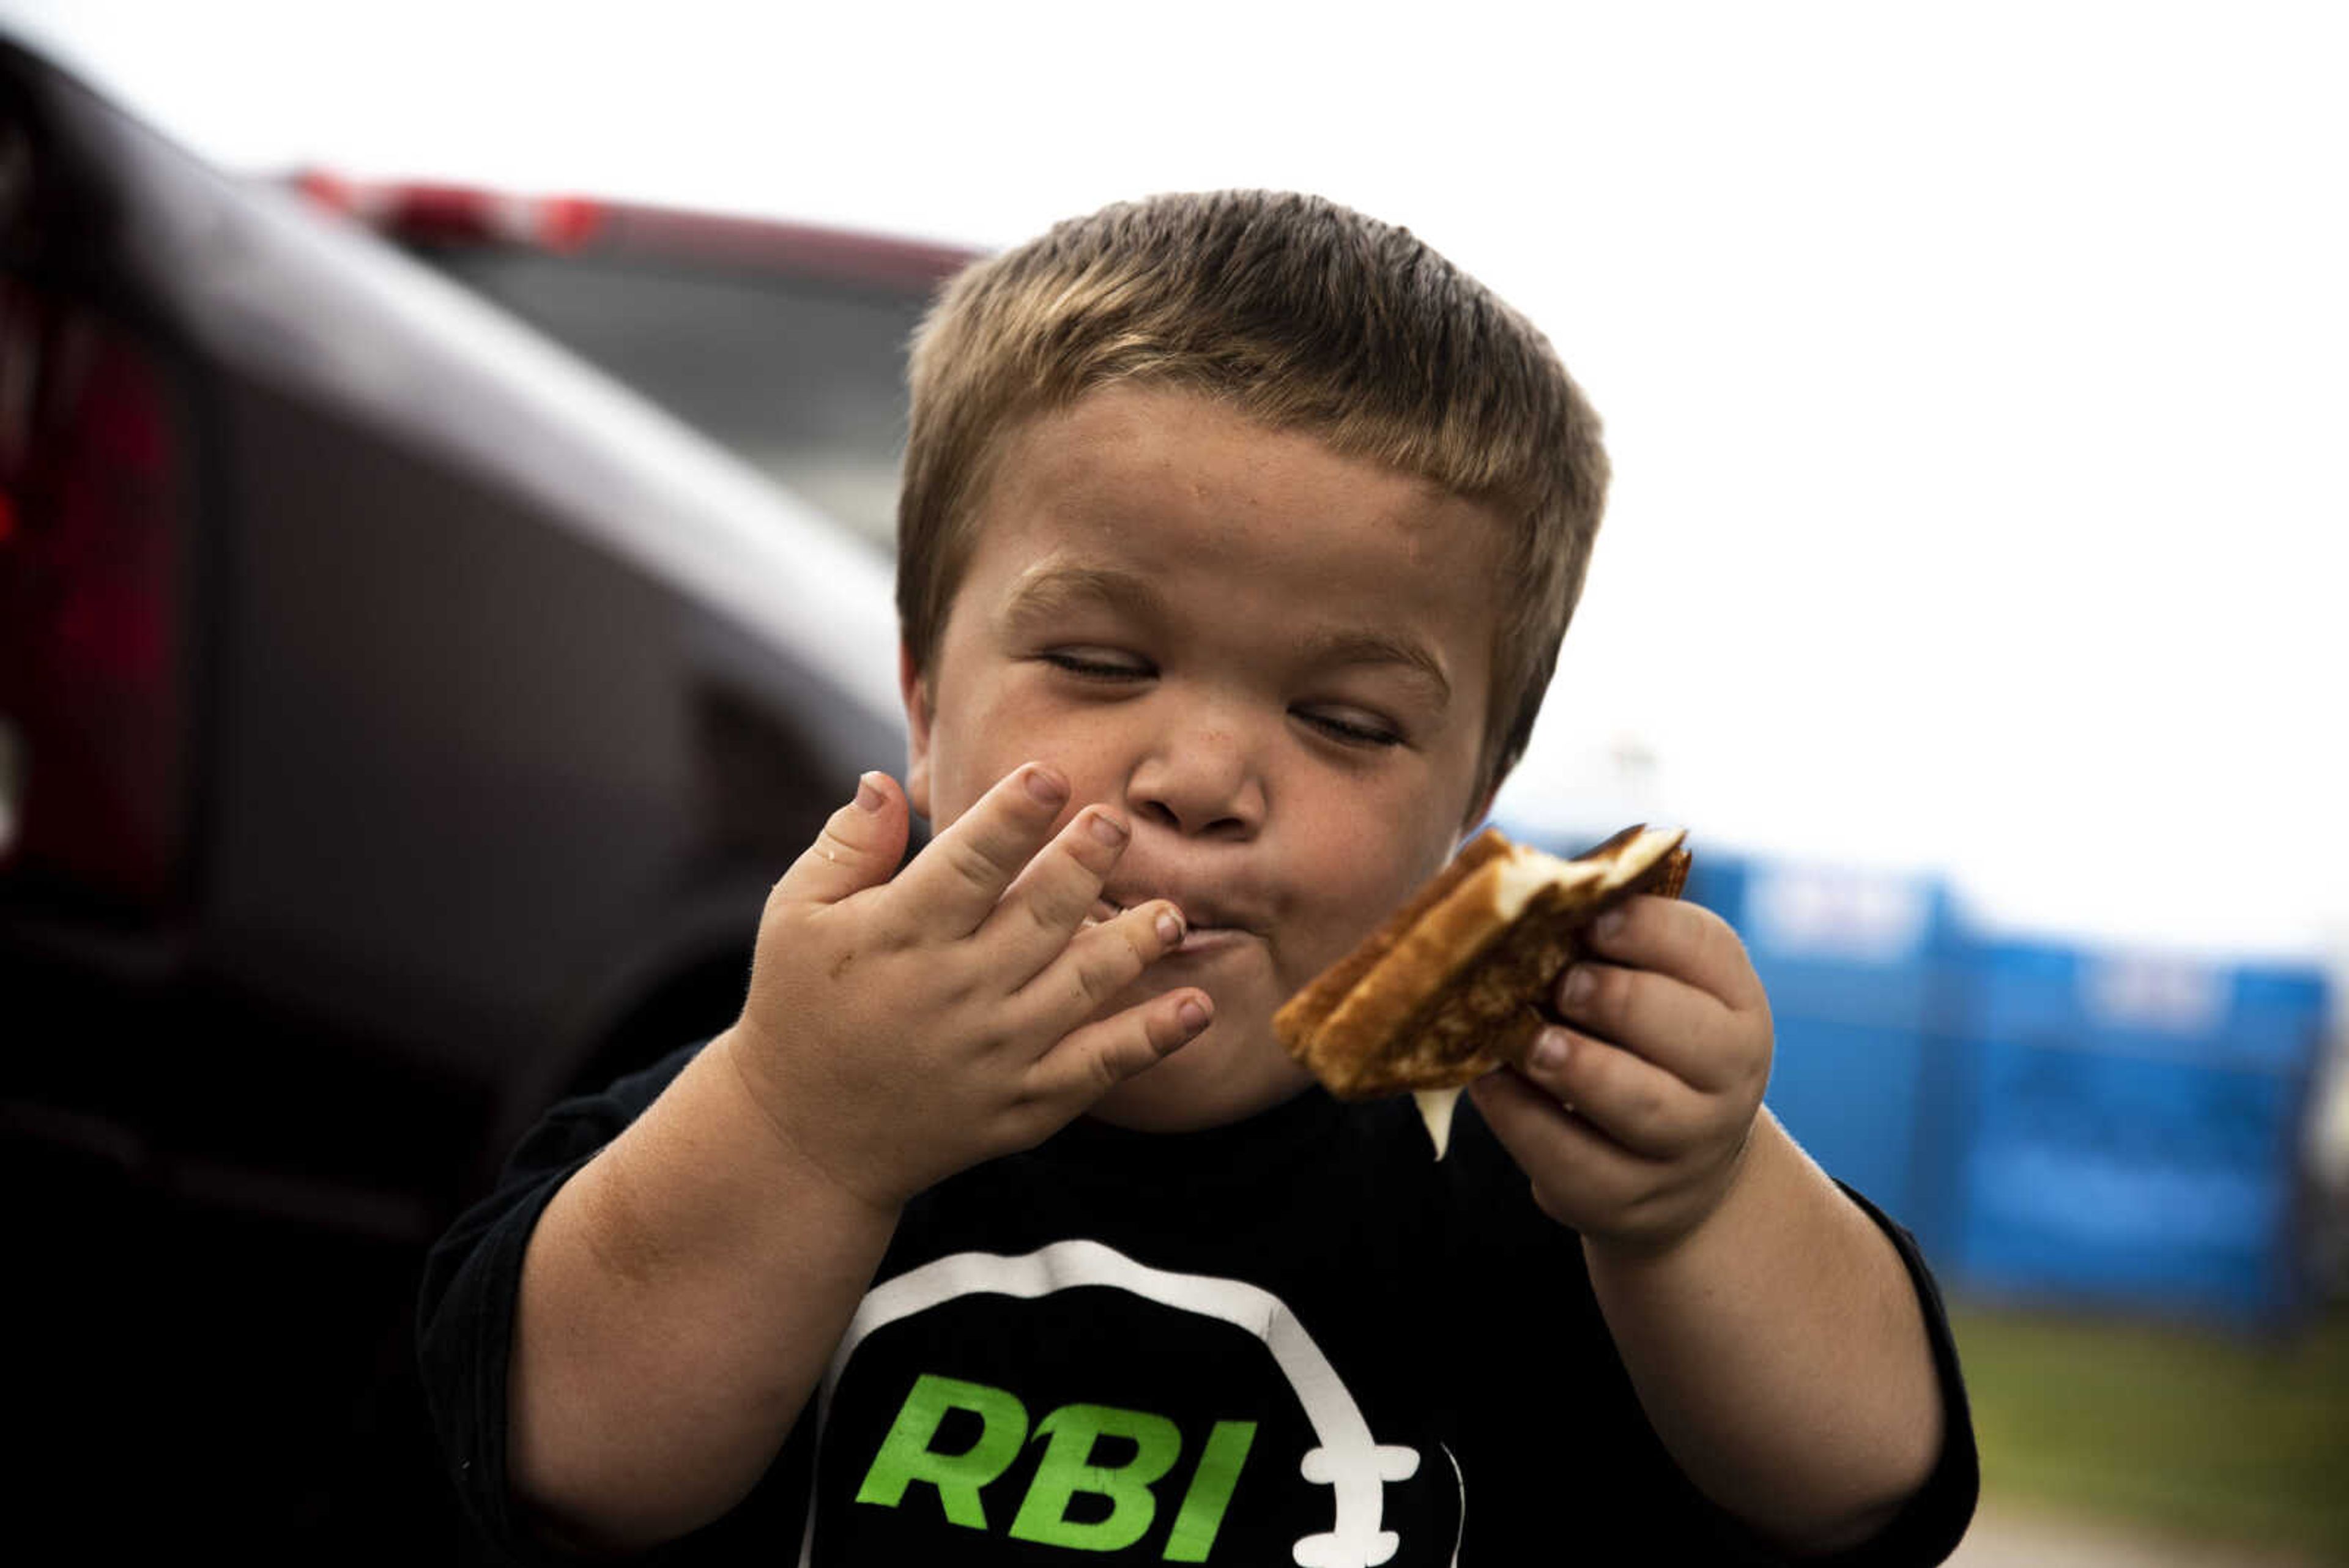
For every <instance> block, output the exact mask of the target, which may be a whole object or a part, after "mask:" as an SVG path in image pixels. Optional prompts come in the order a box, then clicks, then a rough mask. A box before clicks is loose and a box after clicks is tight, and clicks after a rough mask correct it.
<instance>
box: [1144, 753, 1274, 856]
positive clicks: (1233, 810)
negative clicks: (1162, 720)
mask: <svg viewBox="0 0 2349 1568" xmlns="http://www.w3.org/2000/svg"><path fill="white" fill-rule="evenodd" d="M1127 805H1128V806H1129V807H1130V808H1131V809H1132V811H1133V815H1136V816H1138V817H1140V818H1142V819H1143V821H1145V822H1154V823H1156V824H1158V825H1159V826H1161V827H1170V828H1173V829H1174V831H1175V832H1177V833H1181V834H1184V835H1185V836H1193V835H1205V836H1210V837H1218V838H1250V837H1253V836H1255V835H1256V833H1257V829H1259V828H1260V827H1262V826H1264V784H1263V781H1262V780H1261V779H1260V778H1259V777H1258V776H1257V770H1256V769H1255V768H1253V767H1251V766H1250V765H1249V763H1248V761H1247V751H1246V748H1245V747H1243V746H1242V745H1241V744H1240V743H1239V741H1238V738H1237V736H1235V735H1234V734H1232V733H1231V732H1229V731H1226V730H1216V729H1203V730H1196V731H1193V732H1191V733H1189V734H1188V735H1185V736H1183V737H1181V738H1179V739H1170V740H1169V741H1167V742H1165V743H1164V744H1163V745H1161V746H1159V747H1157V748H1156V749H1155V750H1154V751H1153V752H1152V753H1151V754H1150V755H1149V756H1148V757H1147V758H1145V759H1144V760H1143V763H1141V765H1140V766H1138V767H1136V768H1135V769H1134V771H1133V777H1132V779H1131V780H1130V781H1129V783H1128V785H1127Z"/></svg>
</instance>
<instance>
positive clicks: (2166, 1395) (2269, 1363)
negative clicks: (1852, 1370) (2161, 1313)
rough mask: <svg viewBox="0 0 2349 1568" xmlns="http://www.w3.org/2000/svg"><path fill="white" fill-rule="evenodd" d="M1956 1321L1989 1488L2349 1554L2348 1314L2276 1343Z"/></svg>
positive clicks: (1996, 1497)
mask: <svg viewBox="0 0 2349 1568" xmlns="http://www.w3.org/2000/svg"><path fill="white" fill-rule="evenodd" d="M1951 1318H1952V1322H1953V1324H1954V1327H1955V1329H1956V1333H1957V1336H1958V1349H1959V1355H1960V1356H1961V1359H1962V1361H1963V1363H1964V1366H1965V1372H1966V1387H1967V1391H1968V1394H1969V1395H1970V1397H1971V1400H1972V1403H1973V1413H1974V1432H1975V1436H1976V1438H1977V1440H1978V1441H1979V1442H1980V1444H1981V1447H1982V1491H1983V1495H1984V1496H1985V1497H1986V1498H1988V1499H1991V1500H1993V1501H2004V1502H2012V1503H2015V1504H2019V1505H2023V1506H2037V1507H2043V1508H2045V1509H2049V1510H2054V1511H2063V1512H2066V1513H2071V1514H2076V1515H2085V1516H2088V1517H2091V1518H2094V1517H2102V1518H2106V1519H2111V1520H2115V1521H2125V1522H2127V1523H2130V1524H2133V1525H2137V1526H2140V1527H2143V1528H2146V1529H2150V1530H2158V1531H2162V1532H2168V1533H2172V1534H2177V1535H2181V1536H2192V1537H2199V1538H2201V1539H2204V1540H2209V1541H2222V1542H2236V1543H2240V1544H2242V1545H2244V1546H2259V1547H2262V1548H2274V1549H2288V1550H2292V1551H2297V1552H2303V1553H2308V1554H2312V1555H2313V1556H2314V1557H2316V1558H2317V1559H2318V1560H2319V1561H2323V1562H2341V1563H2349V1311H2338V1310H2337V1311H2335V1312H2334V1313H2333V1314H2332V1315H2331V1316H2329V1317H2328V1318H2326V1319H2324V1320H2323V1321H2321V1322H2319V1323H2317V1324H2313V1325H2312V1326H2310V1327H2309V1328H2307V1329H2306V1330H2304V1331H2302V1332H2301V1333H2298V1334H2294V1335H2293V1336H2292V1337H2291V1338H2290V1339H2288V1340H2285V1341H2282V1342H2279V1343H2267V1342H2262V1341H2256V1340H2251V1339H2247V1338H2241V1337H2230V1336H2228V1335H2227V1334H2223V1333H2220V1332H2217V1331H2209V1330H2200V1331H2198V1330H2195V1329H2191V1328H2185V1327H2178V1326H2173V1325H2166V1324H2147V1323H2139V1322H2127V1321H2116V1320H2111V1319H2102V1318H2086V1317H2064V1316H2060V1315H2055V1314H2044V1313H2022V1312H2013V1311H2005V1310H1997V1309H1991V1308H1985V1307H1979V1306H1975V1307H1963V1306H1961V1307H1958V1308H1955V1309H1954V1310H1953V1311H1952V1313H1951Z"/></svg>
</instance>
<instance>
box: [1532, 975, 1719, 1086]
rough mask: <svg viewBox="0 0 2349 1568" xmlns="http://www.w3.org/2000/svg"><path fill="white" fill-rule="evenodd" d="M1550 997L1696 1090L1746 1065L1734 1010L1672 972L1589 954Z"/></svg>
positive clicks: (1572, 1017)
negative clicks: (1593, 957) (1598, 960)
mask: <svg viewBox="0 0 2349 1568" xmlns="http://www.w3.org/2000/svg"><path fill="white" fill-rule="evenodd" d="M1550 1001H1551V1005H1552V1006H1554V1007H1555V1008H1556V1009H1557V1014H1558V1016H1559V1017H1560V1018H1563V1019H1565V1020H1566V1021H1567V1022H1568V1023H1571V1024H1576V1025H1578V1026H1580V1027H1581V1028H1582V1029H1584V1030H1586V1031H1588V1033H1593V1034H1597V1035H1599V1036H1601V1037H1603V1038H1605V1039H1607V1040H1609V1041H1612V1042H1613V1043H1615V1044H1618V1045H1620V1046H1622V1047H1624V1048H1625V1049H1626V1050H1630V1051H1636V1052H1638V1053H1639V1054H1640V1055H1642V1056H1644V1057H1646V1058H1647V1059H1648V1060H1649V1061H1651V1062H1652V1063H1654V1064H1656V1065H1657V1066H1659V1067H1661V1068H1662V1069H1663V1070H1664V1071H1665V1072H1667V1073H1670V1074H1671V1075H1673V1076H1674V1077H1677V1078H1679V1079H1681V1080H1682V1081H1683V1082H1685V1083H1688V1084H1691V1085H1694V1086H1696V1087H1697V1088H1700V1089H1704V1090H1709V1091H1719V1090H1723V1089H1726V1088H1729V1087H1731V1086H1732V1085H1733V1084H1735V1083H1736V1082H1737V1081H1738V1079H1739V1077H1740V1076H1741V1075H1742V1073H1743V1072H1744V1068H1745V1065H1746V1064H1745V1063H1744V1054H1743V1053H1742V1051H1741V1050H1740V1048H1739V1047H1738V1046H1737V1045H1736V1044H1735V1042H1736V1041H1738V1040H1739V1039H1740V1038H1741V1037H1742V1036H1743V1035H1744V1033H1747V1031H1745V1030H1744V1028H1743V1026H1742V1025H1741V1024H1740V1022H1739V1020H1738V1017H1737V1015H1736V1013H1735V1012H1733V1011H1731V1009H1730V1008H1729V1006H1728V1004H1727V1003H1725V1002H1722V1001H1721V1000H1720V999H1719V998H1718V997H1715V996H1713V995H1710V994H1708V993H1707V992H1702V991H1700V990H1698V989H1697V988H1696V987H1695V986H1693V985H1691V984H1689V983H1687V982H1686V981H1680V980H1675V979H1673V978H1672V977H1671V976H1670V975H1666V974H1660V973H1657V972H1655V971H1650V970H1640V969H1624V968H1622V967H1620V966H1619V965H1616V964H1611V963H1594V962H1592V961H1588V960H1585V961H1582V962H1580V963H1578V964H1575V965H1573V966H1571V967H1570V968H1568V970H1567V971H1566V972H1565V973H1564V974H1562V975H1560V976H1559V977H1558V981H1557V987H1556V988H1555V989H1554V990H1553V991H1552V992H1550Z"/></svg>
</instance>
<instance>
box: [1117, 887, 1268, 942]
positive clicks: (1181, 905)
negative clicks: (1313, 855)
mask: <svg viewBox="0 0 2349 1568" xmlns="http://www.w3.org/2000/svg"><path fill="white" fill-rule="evenodd" d="M1154 898H1166V899H1169V900H1170V901H1172V902H1173V904H1174V907H1175V908H1176V909H1180V910H1182V911H1183V925H1184V929H1183V940H1182V942H1181V943H1180V944H1179V945H1177V946H1176V947H1175V948H1174V952H1177V953H1188V952H1205V951H1208V950H1212V949H1215V948H1217V947H1222V946H1225V945H1227V944H1228V943H1230V942H1233V941H1236V940H1239V939H1241V938H1244V937H1247V936H1249V935H1252V934H1255V933H1256V932H1257V924H1256V923H1254V922H1251V921H1250V920H1249V919H1247V917H1246V916H1244V915H1242V914H1240V913H1239V912H1238V911H1237V910H1230V909H1224V908H1223V907H1222V906H1221V905H1219V904H1217V903H1215V902H1212V901H1210V900H1207V899H1205V898H1182V897H1180V896H1179V895H1176V894H1172V893H1143V892H1133V893H1126V894H1123V895H1119V896H1112V895H1109V894H1104V895H1102V897H1101V898H1096V899H1094V900H1093V907H1092V913H1091V914H1090V915H1089V916H1088V917H1087V918H1086V922H1085V923H1086V924H1088V925H1096V926H1097V925H1101V924H1102V923H1104V922H1106V921H1109V920H1113V919H1117V917H1118V916H1120V915H1122V914H1123V913H1125V911H1126V910H1128V909H1133V908H1135V907H1137V906H1139V905H1142V904H1146V903H1149V902H1150V901H1151V900H1152V899H1154Z"/></svg>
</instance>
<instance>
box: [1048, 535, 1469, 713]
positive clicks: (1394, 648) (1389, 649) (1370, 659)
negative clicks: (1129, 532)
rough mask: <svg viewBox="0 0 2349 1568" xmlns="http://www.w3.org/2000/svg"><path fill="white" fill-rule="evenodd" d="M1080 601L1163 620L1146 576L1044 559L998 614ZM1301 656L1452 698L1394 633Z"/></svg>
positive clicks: (1321, 635) (1322, 643)
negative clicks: (1377, 667) (1378, 667)
mask: <svg viewBox="0 0 2349 1568" xmlns="http://www.w3.org/2000/svg"><path fill="white" fill-rule="evenodd" d="M1079 604H1097V605H1102V606H1104V607H1108V608H1110V609H1114V610H1122V611H1124V612H1125V613H1127V614H1130V615H1136V616H1146V617H1151V618H1162V617H1163V615H1164V599H1163V598H1162V597H1160V595H1159V593H1158V590H1157V589H1156V588H1155V587H1153V586H1152V585H1151V582H1150V579H1149V578H1147V577H1143V576H1138V575H1136V574H1135V573H1133V572H1126V571H1121V570H1119V569H1117V568H1115V567H1112V566H1075V565H1071V564H1070V563H1068V562H1065V561H1058V562H1056V561H1047V562H1042V563H1040V564H1039V565H1037V566H1031V567H1030V568H1029V569H1028V570H1027V571H1025V572H1023V573H1021V574H1020V576H1019V580H1018V581H1017V582H1015V583H1014V584H1013V585H1012V587H1011V591H1010V593H1009V594H1008V595H1007V596H1005V598H1004V603H1003V612H1002V618H1003V624H1005V625H1007V626H1014V627H1017V626H1021V625H1024V624H1025V623H1027V622H1028V621H1030V620H1031V619H1050V618H1051V617H1052V616H1053V615H1055V614H1057V613H1059V612H1061V611H1062V610H1065V609H1067V608H1069V607H1071V606H1074V605H1079ZM1298 653H1299V658H1300V659H1302V661H1303V662H1305V663H1307V664H1311V665H1319V666H1329V665H1349V664H1385V665H1394V666H1398V667H1400V668H1401V669H1402V670H1406V671H1408V672H1409V673H1411V674H1412V675H1413V676H1415V677H1417V678H1418V679H1420V680H1422V681H1423V682H1424V683H1425V684H1426V686H1427V687H1428V688H1429V689H1430V691H1431V692H1432V694H1433V697H1434V699H1435V702H1436V705H1437V706H1438V707H1449V706H1450V705H1451V702H1452V680H1451V678H1450V677H1449V676H1447V675H1446V674H1444V662H1443V660H1441V659H1437V658H1436V657H1435V655H1434V654H1433V653H1432V652H1430V651H1429V650H1428V649H1427V648H1426V647H1425V645H1423V644H1422V643H1419V642H1416V641H1414V640H1413V639H1410V638H1408V637H1402V636H1399V635H1397V634H1395V633H1392V632H1385V631H1377V630H1372V629H1370V628H1343V629H1339V630H1332V631H1321V632H1315V633H1311V634H1309V635H1308V636H1307V637H1305V638H1304V639H1302V640H1301V641H1300V642H1299V645H1298Z"/></svg>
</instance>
